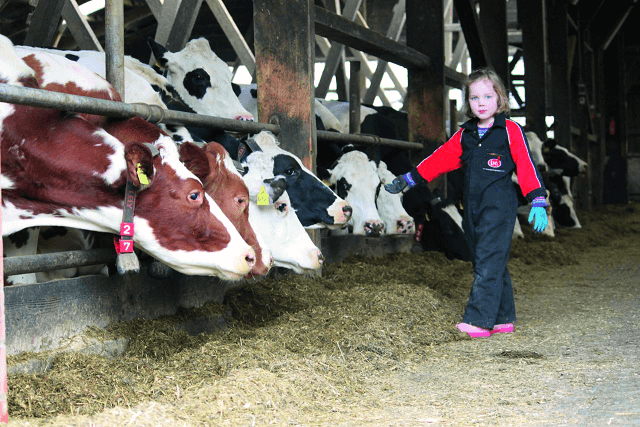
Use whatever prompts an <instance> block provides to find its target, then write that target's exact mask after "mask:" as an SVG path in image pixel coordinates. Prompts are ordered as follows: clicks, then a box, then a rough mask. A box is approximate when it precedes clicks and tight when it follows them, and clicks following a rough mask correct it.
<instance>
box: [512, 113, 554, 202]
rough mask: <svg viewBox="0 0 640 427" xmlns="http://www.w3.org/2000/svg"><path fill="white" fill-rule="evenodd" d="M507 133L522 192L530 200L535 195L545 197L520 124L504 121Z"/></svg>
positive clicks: (540, 179)
mask: <svg viewBox="0 0 640 427" xmlns="http://www.w3.org/2000/svg"><path fill="white" fill-rule="evenodd" d="M506 125H507V135H508V138H509V148H510V149H511V157H513V161H514V162H515V164H516V175H517V177H518V183H519V184H520V188H521V189H522V194H523V195H524V197H525V198H526V199H527V201H529V202H531V201H533V199H535V198H536V197H540V196H542V197H546V195H547V192H546V190H545V188H544V183H543V182H542V177H541V176H540V172H538V169H537V168H536V166H535V165H534V164H533V160H532V159H531V153H530V152H529V144H528V142H527V138H526V136H525V135H524V131H523V130H522V128H521V127H520V125H519V124H518V123H516V122H514V121H513V120H508V119H507V121H506Z"/></svg>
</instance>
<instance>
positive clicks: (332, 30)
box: [315, 6, 442, 68]
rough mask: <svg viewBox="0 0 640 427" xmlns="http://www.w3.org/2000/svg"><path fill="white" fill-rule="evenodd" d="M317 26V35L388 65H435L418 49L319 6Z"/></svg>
mask: <svg viewBox="0 0 640 427" xmlns="http://www.w3.org/2000/svg"><path fill="white" fill-rule="evenodd" d="M440 20H442V17H440ZM315 23H316V25H315V31H316V34H318V35H321V36H323V37H326V38H328V39H329V40H333V41H337V42H339V43H342V44H344V45H347V46H349V47H352V48H354V49H358V50H360V51H362V52H365V53H368V54H370V55H373V56H375V57H378V58H380V59H383V60H385V61H389V62H393V63H394V64H398V65H402V66H403V67H407V68H410V67H413V68H425V67H429V66H430V65H431V60H430V59H429V57H428V56H426V55H425V54H423V53H421V52H420V51H418V50H417V49H416V48H411V47H408V46H405V45H403V44H402V43H398V42H395V41H393V40H390V39H389V38H387V37H385V36H383V35H381V34H380V33H378V32H376V31H372V30H369V29H367V28H364V27H361V26H359V25H354V24H353V23H352V22H351V21H349V20H348V19H345V18H343V17H342V16H339V15H336V14H335V13H331V12H329V11H328V10H327V9H323V8H321V7H318V6H316V7H315Z"/></svg>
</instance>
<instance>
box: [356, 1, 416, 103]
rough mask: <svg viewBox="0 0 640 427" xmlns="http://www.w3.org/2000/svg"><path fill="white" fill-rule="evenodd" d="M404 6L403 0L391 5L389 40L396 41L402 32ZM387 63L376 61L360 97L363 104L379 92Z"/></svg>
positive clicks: (370, 100)
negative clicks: (374, 69) (364, 90)
mask: <svg viewBox="0 0 640 427" xmlns="http://www.w3.org/2000/svg"><path fill="white" fill-rule="evenodd" d="M405 7H406V1H405V0H398V3H396V5H395V6H394V7H393V17H392V18H391V23H390V24H389V28H388V29H387V37H389V38H390V39H391V40H394V41H398V39H399V38H400V34H401V33H402V28H403V27H404V23H405V20H406V14H405ZM388 64H389V63H388V62H387V61H378V65H377V67H376V71H375V72H374V73H373V76H372V77H371V80H370V82H369V87H368V88H367V91H366V93H365V94H364V97H363V98H362V102H363V103H364V104H373V101H374V100H375V99H376V94H377V93H379V89H380V82H381V81H382V77H384V74H385V73H386V71H387V67H388Z"/></svg>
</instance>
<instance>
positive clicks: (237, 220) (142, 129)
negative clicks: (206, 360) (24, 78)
mask: <svg viewBox="0 0 640 427" xmlns="http://www.w3.org/2000/svg"><path fill="white" fill-rule="evenodd" d="M17 51H18V53H19V54H20V53H23V54H24V55H26V56H24V57H23V60H24V61H26V63H27V64H29V65H30V66H31V67H32V68H33V69H35V70H37V72H36V78H37V80H38V82H39V83H40V85H41V87H42V88H44V89H48V90H53V91H58V92H64V93H70V94H76V95H84V96H92V97H97V98H104V99H110V100H119V97H118V95H117V94H116V93H115V90H113V88H112V87H111V85H109V84H108V83H107V82H106V81H105V80H104V79H102V78H101V77H99V76H98V75H96V74H95V73H93V72H92V71H90V70H88V69H86V68H85V67H84V66H82V65H81V64H78V63H77V62H75V61H73V60H69V59H67V58H66V57H63V56H58V55H51V54H50V52H48V51H42V50H33V49H26V50H24V49H22V50H21V49H17ZM82 116H83V117H85V118H87V119H88V120H90V121H92V122H93V123H95V124H97V125H101V126H102V127H103V128H104V129H105V130H107V132H109V133H110V134H111V135H113V136H115V137H116V138H118V139H119V140H120V141H122V142H124V143H128V142H134V140H135V141H139V142H149V143H153V142H155V141H157V140H158V139H159V138H162V137H163V135H164V134H163V132H162V131H161V130H160V129H158V128H157V127H156V126H154V125H152V124H150V123H147V122H145V121H144V120H142V119H141V118H140V117H134V118H132V119H129V120H108V119H106V118H105V117H103V116H95V115H82ZM183 145H184V147H182V146H181V149H180V153H181V160H184V159H185V158H186V159H187V160H189V163H188V164H189V166H192V167H193V169H195V170H196V171H198V172H199V173H201V175H199V176H198V178H200V179H201V180H202V181H203V182H204V181H205V180H206V182H207V183H210V182H212V181H215V182H216V183H219V184H221V185H220V186H217V187H211V191H208V194H209V195H210V196H211V197H212V198H213V199H214V201H215V202H216V203H217V204H218V205H219V206H220V207H221V209H222V211H223V213H224V214H225V215H226V216H227V217H228V218H230V219H231V222H232V223H233V225H234V226H235V228H236V229H237V230H238V231H240V233H241V235H242V237H243V239H244V240H245V241H246V242H247V243H248V244H249V245H251V247H252V248H253V249H254V251H255V252H256V255H257V259H256V263H255V265H254V267H253V268H252V270H251V272H250V275H251V276H261V275H264V274H266V273H267V272H268V271H269V268H270V266H271V255H270V252H269V251H268V249H266V248H263V246H264V245H261V244H260V242H259V241H258V239H257V237H256V235H255V233H254V231H253V229H252V228H251V226H250V224H249V221H248V214H247V213H246V212H245V215H244V216H243V215H242V213H240V214H239V213H238V209H237V206H238V205H240V206H241V207H242V209H245V208H246V204H248V195H247V189H246V186H244V184H243V182H242V179H241V177H240V176H239V174H238V173H237V172H236V171H235V168H234V167H233V163H232V161H231V159H230V158H229V156H228V155H227V153H226V151H225V150H224V148H223V147H222V146H220V145H218V144H215V143H212V144H210V147H209V149H208V150H206V151H205V152H204V153H197V154H198V155H197V156H195V157H193V160H191V158H190V157H188V153H189V152H190V151H193V150H197V148H195V147H192V146H191V144H183ZM206 158H211V159H212V162H211V164H207V163H206V162H205V163H204V164H203V165H202V167H197V165H198V160H200V161H201V159H206ZM234 173H235V175H234ZM60 233H61V232H60V231H58V232H57V233H56V234H53V236H55V237H54V238H55V241H43V238H42V236H43V234H41V236H40V239H39V242H40V243H39V247H40V250H39V252H41V253H42V252H45V251H46V250H53V249H56V248H62V247H72V248H73V246H70V245H71V244H72V243H74V242H75V243H77V244H78V245H77V246H76V249H79V250H82V249H89V248H90V246H87V242H88V241H89V239H88V238H87V237H86V236H84V235H85V234H87V233H86V232H84V233H83V236H77V237H75V234H77V233H78V232H77V231H73V230H68V231H67V232H66V233H65V234H64V236H60ZM48 234H49V235H52V233H48ZM44 235H47V234H44ZM70 236H74V238H71V239H70V238H69V237H70ZM64 239H67V240H68V241H66V242H65V241H63V240H64ZM45 248H48V249H45ZM59 250H61V249H58V251H59ZM161 268H162V265H160V264H158V263H154V264H152V266H151V268H150V270H149V272H150V274H151V275H152V276H154V277H157V278H161V277H165V276H166V274H168V272H167V271H162V270H161ZM71 271H72V270H67V272H63V274H64V277H69V275H70V274H72V273H71ZM84 271H85V272H86V271H91V269H84ZM40 277H41V278H43V277H49V278H52V277H55V276H53V275H52V273H49V274H48V275H46V276H45V275H44V274H41V275H40Z"/></svg>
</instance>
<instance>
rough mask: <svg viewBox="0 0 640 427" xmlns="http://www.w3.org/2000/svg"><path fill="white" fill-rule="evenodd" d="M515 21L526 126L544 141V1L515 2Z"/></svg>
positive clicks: (545, 129) (545, 126)
mask: <svg viewBox="0 0 640 427" xmlns="http://www.w3.org/2000/svg"><path fill="white" fill-rule="evenodd" d="M518 21H519V22H520V25H521V26H522V50H523V54H524V91H525V105H526V118H527V123H526V127H527V130H530V131H532V132H535V133H536V134H537V135H538V136H539V137H540V138H544V136H545V135H546V131H547V124H546V122H545V117H546V94H545V87H546V86H545V81H546V79H545V73H546V70H545V52H546V33H545V30H544V29H545V20H544V3H543V0H525V1H518ZM541 29H542V30H541Z"/></svg>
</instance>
